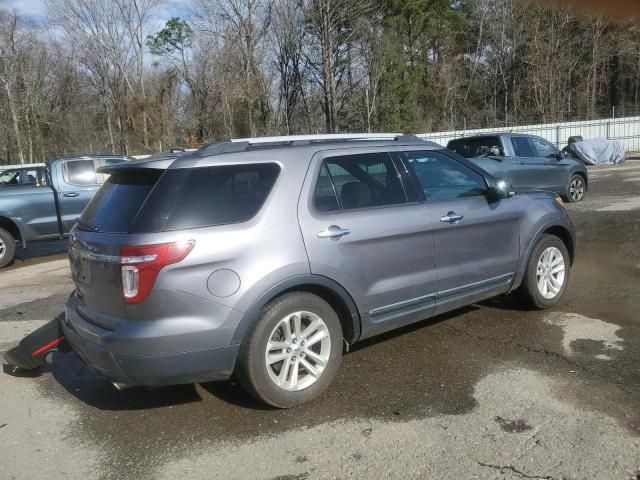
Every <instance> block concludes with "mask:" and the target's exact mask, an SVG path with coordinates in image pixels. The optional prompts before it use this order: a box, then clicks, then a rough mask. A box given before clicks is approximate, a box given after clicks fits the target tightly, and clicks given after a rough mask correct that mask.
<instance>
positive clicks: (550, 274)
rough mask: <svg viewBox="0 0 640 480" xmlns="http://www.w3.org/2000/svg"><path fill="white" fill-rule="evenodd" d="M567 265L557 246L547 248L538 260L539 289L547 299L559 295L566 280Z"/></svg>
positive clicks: (537, 277)
mask: <svg viewBox="0 0 640 480" xmlns="http://www.w3.org/2000/svg"><path fill="white" fill-rule="evenodd" d="M565 273H566V266H565V261H564V257H563V256H562V252H560V250H559V249H558V248H556V247H549V248H546V249H545V250H544V251H543V252H542V255H540V259H539V260H538V268H537V271H536V280H537V284H538V291H539V292H540V295H542V296H543V297H544V298H546V299H547V300H552V299H554V298H555V297H557V296H558V294H559V293H560V291H561V290H562V286H563V285H564V281H565Z"/></svg>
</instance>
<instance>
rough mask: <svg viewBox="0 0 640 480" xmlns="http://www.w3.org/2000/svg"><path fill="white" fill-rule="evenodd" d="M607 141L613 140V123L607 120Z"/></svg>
mask: <svg viewBox="0 0 640 480" xmlns="http://www.w3.org/2000/svg"><path fill="white" fill-rule="evenodd" d="M607 140H611V122H610V121H609V120H607Z"/></svg>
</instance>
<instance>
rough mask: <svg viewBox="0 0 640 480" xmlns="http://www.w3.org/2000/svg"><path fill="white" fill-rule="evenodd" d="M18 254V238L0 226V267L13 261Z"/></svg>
mask: <svg viewBox="0 0 640 480" xmlns="http://www.w3.org/2000/svg"><path fill="white" fill-rule="evenodd" d="M15 256H16V239H15V238H13V236H11V234H10V233H9V232H7V231H6V230H5V229H4V228H0V268H4V267H6V266H7V265H9V264H10V263H11V262H13V259H14V257H15Z"/></svg>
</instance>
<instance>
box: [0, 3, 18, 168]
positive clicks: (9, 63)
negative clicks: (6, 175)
mask: <svg viewBox="0 0 640 480" xmlns="http://www.w3.org/2000/svg"><path fill="white" fill-rule="evenodd" d="M19 35H20V32H19V31H18V17H17V16H16V15H15V14H6V13H4V12H2V15H1V16H0V82H2V86H3V88H4V91H5V93H6V98H7V103H8V105H9V112H10V113H11V120H12V123H13V134H14V136H15V142H16V145H17V148H18V158H19V159H20V163H24V151H23V149H22V138H21V135H20V124H19V121H18V111H17V100H16V87H17V85H16V84H17V81H18V69H19V66H20V62H21V58H20V57H21V52H20V51H19V48H20V47H19V39H18V38H17V37H18V36H19Z"/></svg>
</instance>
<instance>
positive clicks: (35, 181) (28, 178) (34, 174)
mask: <svg viewBox="0 0 640 480" xmlns="http://www.w3.org/2000/svg"><path fill="white" fill-rule="evenodd" d="M42 176H43V175H42V171H41V170H39V169H33V170H26V171H25V172H24V184H25V185H31V186H36V187H40V186H41V185H43V183H42Z"/></svg>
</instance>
